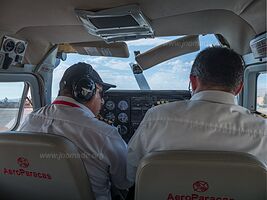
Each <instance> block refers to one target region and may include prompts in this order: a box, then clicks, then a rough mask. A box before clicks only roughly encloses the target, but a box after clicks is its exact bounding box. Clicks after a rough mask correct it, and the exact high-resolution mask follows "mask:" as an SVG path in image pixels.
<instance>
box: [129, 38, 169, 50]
mask: <svg viewBox="0 0 267 200" xmlns="http://www.w3.org/2000/svg"><path fill="white" fill-rule="evenodd" d="M168 41H170V40H168V39H163V38H153V39H140V40H134V41H128V42H126V43H127V45H128V46H130V47H140V46H151V48H152V47H154V46H158V45H161V44H164V43H165V42H168Z"/></svg>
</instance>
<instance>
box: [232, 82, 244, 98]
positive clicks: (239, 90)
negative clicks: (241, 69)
mask: <svg viewBox="0 0 267 200" xmlns="http://www.w3.org/2000/svg"><path fill="white" fill-rule="evenodd" d="M243 86H244V84H243V81H241V82H240V83H239V85H238V86H237V87H236V88H235V90H234V93H235V96H236V95H238V94H239V93H240V92H241V91H242V89H243Z"/></svg>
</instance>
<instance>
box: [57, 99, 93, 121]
mask: <svg viewBox="0 0 267 200" xmlns="http://www.w3.org/2000/svg"><path fill="white" fill-rule="evenodd" d="M55 101H67V102H70V103H74V104H76V105H77V106H79V107H80V108H81V109H82V110H84V111H85V112H87V113H88V114H89V116H90V117H95V115H94V113H93V112H92V111H91V110H90V109H89V108H87V107H86V106H85V105H83V104H81V103H79V102H78V101H76V100H75V99H73V98H71V97H66V96H58V97H57V98H56V99H55Z"/></svg>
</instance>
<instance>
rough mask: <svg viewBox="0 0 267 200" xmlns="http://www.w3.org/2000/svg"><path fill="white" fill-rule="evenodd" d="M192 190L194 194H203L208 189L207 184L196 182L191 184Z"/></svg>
mask: <svg viewBox="0 0 267 200" xmlns="http://www.w3.org/2000/svg"><path fill="white" fill-rule="evenodd" d="M193 189H194V190H195V191H196V192H205V191H207V190H208V189H209V184H208V183H207V182H205V181H197V182H195V183H194V184H193Z"/></svg>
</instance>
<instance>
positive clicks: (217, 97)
mask: <svg viewBox="0 0 267 200" xmlns="http://www.w3.org/2000/svg"><path fill="white" fill-rule="evenodd" d="M190 100H200V101H209V102H215V103H224V104H234V105H237V102H236V99H235V96H234V95H233V94H231V93H229V92H223V91H218V90H205V91H201V92H198V93H196V94H194V95H193V96H192V97H191V99H190Z"/></svg>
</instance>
